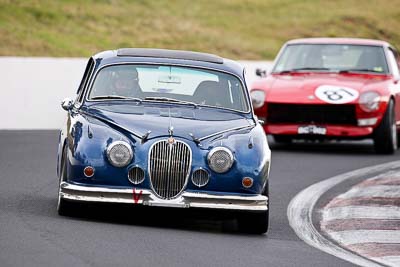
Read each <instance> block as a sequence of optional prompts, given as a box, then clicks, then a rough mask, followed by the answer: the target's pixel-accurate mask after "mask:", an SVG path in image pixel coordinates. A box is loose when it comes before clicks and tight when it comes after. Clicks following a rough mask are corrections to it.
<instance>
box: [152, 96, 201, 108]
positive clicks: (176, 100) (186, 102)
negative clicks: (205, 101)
mask: <svg viewBox="0 0 400 267" xmlns="http://www.w3.org/2000/svg"><path fill="white" fill-rule="evenodd" d="M144 100H145V101H146V100H147V101H160V102H171V103H177V104H184V105H192V106H194V107H195V108H197V106H198V104H196V103H194V102H190V101H183V100H179V99H175V98H169V97H158V96H148V97H145V98H144Z"/></svg>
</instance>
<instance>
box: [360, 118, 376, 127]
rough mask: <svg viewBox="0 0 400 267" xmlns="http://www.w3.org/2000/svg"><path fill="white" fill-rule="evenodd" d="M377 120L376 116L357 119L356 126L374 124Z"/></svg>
mask: <svg viewBox="0 0 400 267" xmlns="http://www.w3.org/2000/svg"><path fill="white" fill-rule="evenodd" d="M377 121H378V118H370V119H359V120H358V126H371V125H375V123H376V122H377Z"/></svg>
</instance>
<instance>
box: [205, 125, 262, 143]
mask: <svg viewBox="0 0 400 267" xmlns="http://www.w3.org/2000/svg"><path fill="white" fill-rule="evenodd" d="M255 126H256V125H255V124H250V125H246V126H239V127H234V128H230V129H226V130H222V131H219V132H215V133H213V134H209V135H206V136H203V137H201V138H198V140H199V141H203V140H205V139H208V138H211V137H213V136H216V135H219V134H223V133H226V132H230V131H238V130H243V129H247V128H254V127H255Z"/></svg>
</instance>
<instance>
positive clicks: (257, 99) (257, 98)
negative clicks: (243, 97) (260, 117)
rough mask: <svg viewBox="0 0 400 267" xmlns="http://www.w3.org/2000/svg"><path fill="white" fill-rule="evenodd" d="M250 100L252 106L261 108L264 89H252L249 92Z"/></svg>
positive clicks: (263, 99)
mask: <svg viewBox="0 0 400 267" xmlns="http://www.w3.org/2000/svg"><path fill="white" fill-rule="evenodd" d="M250 96H251V102H252V103H253V108H261V107H262V106H263V105H264V101H265V92H264V90H258V89H256V90H253V91H251V92H250Z"/></svg>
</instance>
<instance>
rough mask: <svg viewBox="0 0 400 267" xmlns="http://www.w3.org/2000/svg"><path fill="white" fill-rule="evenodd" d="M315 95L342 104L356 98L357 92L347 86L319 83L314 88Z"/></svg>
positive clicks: (328, 101) (326, 100)
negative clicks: (319, 84)
mask: <svg viewBox="0 0 400 267" xmlns="http://www.w3.org/2000/svg"><path fill="white" fill-rule="evenodd" d="M315 95H316V96H317V97H318V98H319V99H321V100H322V101H324V102H327V103H330V104H344V103H349V102H352V101H354V100H356V99H357V98H358V96H359V93H358V91H357V90H354V89H352V88H348V87H342V86H334V85H321V86H319V87H318V88H317V89H316V90H315Z"/></svg>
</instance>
